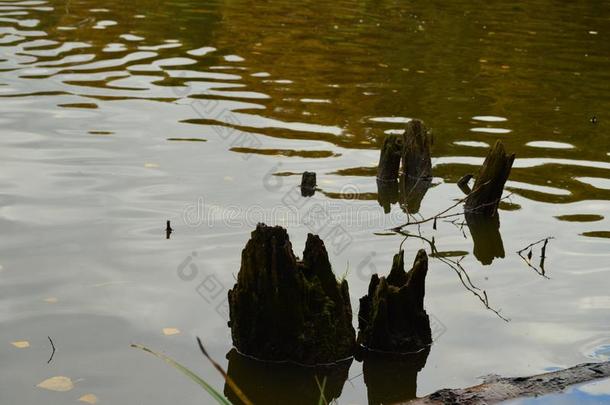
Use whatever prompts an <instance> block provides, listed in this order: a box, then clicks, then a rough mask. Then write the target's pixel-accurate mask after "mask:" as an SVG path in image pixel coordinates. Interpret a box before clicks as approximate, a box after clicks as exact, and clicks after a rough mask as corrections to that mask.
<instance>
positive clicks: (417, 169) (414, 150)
mask: <svg viewBox="0 0 610 405" xmlns="http://www.w3.org/2000/svg"><path fill="white" fill-rule="evenodd" d="M402 143H403V147H402V172H403V174H405V175H407V176H410V177H415V178H422V177H432V159H431V158H430V147H431V146H432V135H430V133H429V132H428V130H427V129H426V126H425V125H424V123H423V122H422V121H420V120H411V121H409V122H408V123H407V127H406V129H405V132H404V134H403V142H402Z"/></svg>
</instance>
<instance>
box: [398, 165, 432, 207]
mask: <svg viewBox="0 0 610 405" xmlns="http://www.w3.org/2000/svg"><path fill="white" fill-rule="evenodd" d="M430 187H432V180H431V178H429V177H411V176H407V175H404V174H403V175H402V176H400V183H399V191H400V199H399V200H400V206H401V208H402V210H403V211H404V212H406V213H407V214H417V213H418V212H419V209H420V208H421V202H422V200H423V199H424V196H425V195H426V193H427V192H428V189H429V188H430Z"/></svg>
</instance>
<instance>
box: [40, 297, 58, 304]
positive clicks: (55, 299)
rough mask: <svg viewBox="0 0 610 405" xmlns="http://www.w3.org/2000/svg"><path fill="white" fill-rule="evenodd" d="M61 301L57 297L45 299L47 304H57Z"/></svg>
mask: <svg viewBox="0 0 610 405" xmlns="http://www.w3.org/2000/svg"><path fill="white" fill-rule="evenodd" d="M58 301H59V300H58V299H57V297H48V298H45V299H44V302H46V303H47V304H57V302H58Z"/></svg>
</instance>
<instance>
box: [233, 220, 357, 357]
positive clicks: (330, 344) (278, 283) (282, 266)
mask: <svg viewBox="0 0 610 405" xmlns="http://www.w3.org/2000/svg"><path fill="white" fill-rule="evenodd" d="M228 295H229V313H230V321H229V326H230V327H231V335H232V338H233V345H234V346H235V347H236V348H237V349H238V350H239V351H240V352H242V353H244V354H247V355H250V356H253V357H256V358H258V359H262V360H274V361H291V362H295V363H302V364H308V365H314V364H323V363H332V362H336V361H338V360H341V359H345V358H347V357H350V356H352V355H353V353H354V348H355V332H354V328H353V326H352V309H351V304H350V299H349V291H348V285H347V281H346V280H342V281H341V282H338V281H337V279H336V278H335V275H334V274H333V272H332V269H331V265H330V261H329V259H328V254H327V252H326V248H325V247H324V243H323V242H322V240H321V239H320V238H319V237H318V236H315V235H312V234H309V235H308V236H307V242H306V245H305V251H304V252H303V260H302V261H299V260H297V258H296V257H295V256H294V253H293V252H292V245H291V243H290V240H289V238H288V233H287V232H286V230H285V229H284V228H282V227H280V226H275V227H270V226H266V225H264V224H259V225H258V226H257V227H256V230H254V231H253V232H252V235H251V238H250V240H249V241H248V243H247V244H246V247H245V248H244V250H243V251H242V258H241V268H240V270H239V274H238V276H237V283H236V284H235V286H234V287H233V289H232V290H230V291H229V294H228Z"/></svg>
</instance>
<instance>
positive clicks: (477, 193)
mask: <svg viewBox="0 0 610 405" xmlns="http://www.w3.org/2000/svg"><path fill="white" fill-rule="evenodd" d="M514 160H515V155H514V154H512V155H509V154H507V153H506V151H505V150H504V145H503V144H502V142H501V141H499V140H498V141H496V143H495V145H494V146H493V148H492V149H491V150H490V151H489V153H488V154H487V157H486V158H485V162H484V163H483V166H482V167H481V169H480V170H479V174H478V175H477V178H476V181H475V183H474V187H473V188H472V192H471V193H470V194H468V197H466V204H465V207H466V211H467V212H471V213H479V214H481V215H484V216H488V217H491V216H493V215H496V214H497V213H498V204H499V203H500V199H501V198H502V191H503V190H504V184H505V183H506V180H507V179H508V176H509V174H510V169H511V168H512V167H513V161H514Z"/></svg>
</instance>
